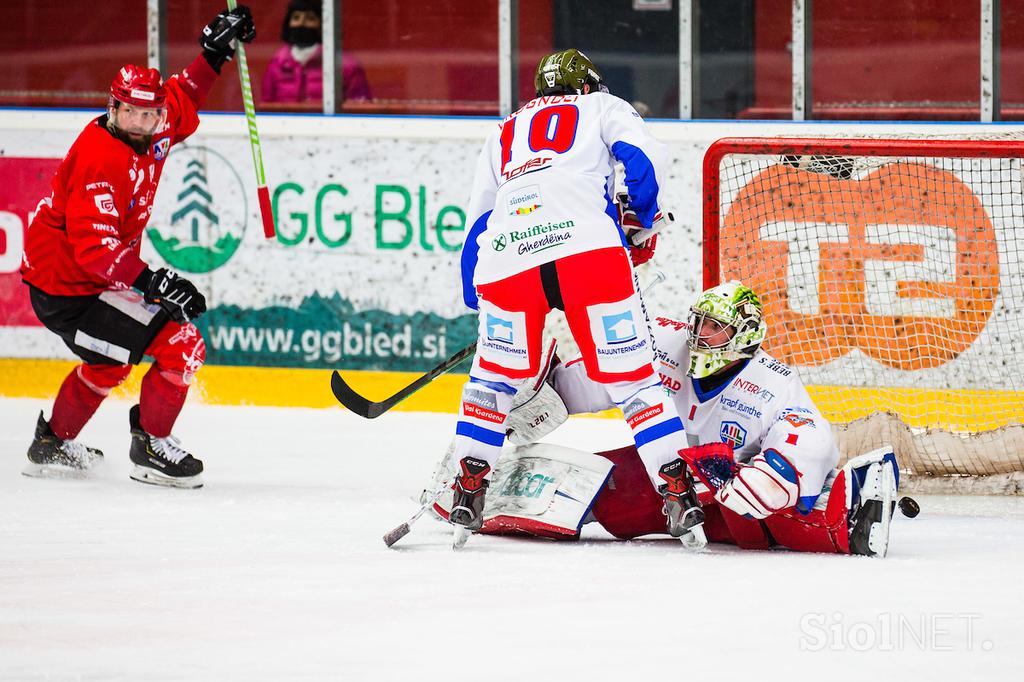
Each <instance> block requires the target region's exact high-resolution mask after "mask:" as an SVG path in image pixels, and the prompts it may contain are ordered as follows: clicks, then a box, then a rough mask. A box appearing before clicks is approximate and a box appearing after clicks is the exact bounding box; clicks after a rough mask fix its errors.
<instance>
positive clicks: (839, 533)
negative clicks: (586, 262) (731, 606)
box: [428, 443, 899, 557]
mask: <svg viewBox="0 0 1024 682" xmlns="http://www.w3.org/2000/svg"><path fill="white" fill-rule="evenodd" d="M680 454H681V455H682V456H683V458H684V459H685V460H686V461H687V463H688V464H689V465H690V468H691V470H692V471H693V472H695V476H696V478H698V479H699V481H698V482H697V484H696V490H697V493H698V498H699V501H700V503H701V507H702V508H703V511H704V514H705V521H704V531H705V533H706V535H707V539H708V541H710V542H721V543H727V544H732V545H736V546H738V547H740V548H741V549H770V548H772V547H783V548H786V549H790V550H794V551H799V552H824V553H831V554H861V555H867V556H879V557H883V556H885V554H886V552H887V550H888V541H889V525H890V520H891V518H892V514H893V510H894V509H895V503H896V492H897V489H898V480H899V473H898V471H899V470H898V467H897V464H896V458H895V455H894V454H893V452H892V448H890V447H885V448H880V449H878V450H874V451H872V452H869V453H867V454H864V455H861V456H859V457H855V458H853V459H851V460H850V461H849V462H847V464H846V465H845V466H843V467H842V468H841V469H838V470H836V471H834V472H833V473H832V474H831V475H830V476H829V477H828V479H827V480H826V483H825V486H824V488H823V489H822V492H821V495H820V496H819V497H818V498H817V500H816V501H815V502H814V503H813V506H811V507H809V508H805V507H803V504H802V503H801V504H799V505H797V506H790V507H788V508H785V509H780V510H778V511H775V512H773V513H770V514H768V515H767V516H765V517H764V518H760V519H759V518H755V517H754V516H752V515H749V514H748V515H741V514H739V513H737V512H735V511H733V510H732V509H730V508H729V507H727V506H725V504H722V503H720V502H719V500H718V499H716V493H718V492H719V491H720V490H721V489H722V488H723V487H724V485H725V484H726V483H727V482H729V481H731V480H733V478H734V477H733V474H734V472H735V470H736V465H735V462H734V460H733V455H732V449H731V448H730V447H729V446H728V445H727V444H725V443H711V444H707V445H701V446H697V447H692V448H687V449H685V450H683V451H681V452H680ZM449 455H450V451H449ZM452 466H453V465H452V462H451V459H450V456H448V457H446V459H445V460H443V461H442V463H441V464H440V465H439V466H438V468H437V471H436V472H435V485H437V484H438V483H439V482H440V481H446V480H450V476H451V473H452ZM493 481H494V482H493V483H492V486H491V490H492V494H490V495H489V496H488V497H487V501H486V505H485V506H484V510H483V519H484V521H483V527H482V528H481V529H480V530H479V531H478V532H480V533H484V534H495V535H526V536H535V537H546V538H552V539H570V540H574V539H578V538H579V535H580V531H581V529H582V526H583V525H584V524H585V523H589V522H592V521H596V522H597V523H600V524H601V526H603V527H604V528H605V529H606V530H607V531H608V532H609V533H611V534H612V535H614V536H615V537H617V538H620V539H631V538H635V537H639V536H641V535H651V534H664V533H665V514H664V511H663V502H664V501H663V499H662V497H661V495H660V494H659V493H658V492H657V491H655V489H654V487H653V486H652V485H651V482H650V479H649V478H648V476H647V472H646V470H645V468H644V465H643V463H642V461H641V460H640V457H639V455H638V454H637V451H636V448H635V447H625V448H620V449H618V450H609V451H605V452H600V453H597V454H592V453H588V452H582V451H578V450H573V449H571V448H565V447H561V446H555V445H550V444H544V443H535V444H532V445H526V446H519V447H515V448H511V449H507V450H505V451H504V452H503V453H502V457H501V459H500V460H499V463H498V466H497V469H496V471H495V474H494V478H493ZM435 489H436V488H435ZM428 494H429V493H428ZM451 504H452V494H451V492H450V491H446V493H445V494H442V495H441V497H440V498H439V499H438V501H437V503H435V506H434V511H435V512H437V514H438V515H439V516H441V517H442V518H445V519H447V518H448V512H449V510H450V509H451Z"/></svg>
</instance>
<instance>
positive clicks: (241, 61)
mask: <svg viewBox="0 0 1024 682" xmlns="http://www.w3.org/2000/svg"><path fill="white" fill-rule="evenodd" d="M237 4H238V3H237V2H235V0H228V9H229V10H231V9H235V7H236V6H237ZM237 54H238V80H240V81H241V82H242V104H243V105H244V106H245V120H246V121H247V122H248V123H249V146H250V147H251V148H252V165H253V168H255V169H256V197H257V199H259V204H260V217H261V218H262V219H263V236H264V237H266V238H267V239H273V238H274V234H275V232H274V211H273V208H272V207H271V205H270V191H269V190H268V189H267V177H266V175H265V174H264V172H263V152H262V151H260V134H259V131H257V130H256V107H255V106H254V105H253V103H252V84H251V82H250V81H249V64H248V63H247V62H246V61H245V48H244V47H243V46H242V41H238V50H237Z"/></svg>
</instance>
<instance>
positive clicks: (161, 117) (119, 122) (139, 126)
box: [108, 102, 167, 154]
mask: <svg viewBox="0 0 1024 682" xmlns="http://www.w3.org/2000/svg"><path fill="white" fill-rule="evenodd" d="M108 113H109V118H110V125H111V129H112V130H113V131H114V134H115V135H117V136H118V138H119V139H121V140H123V141H124V142H125V143H126V144H128V146H130V147H131V148H132V149H134V150H135V152H136V153H138V154H144V153H145V152H146V150H147V149H148V148H149V143H150V141H152V139H153V134H154V133H155V132H156V131H157V130H159V129H160V127H161V126H162V125H163V124H164V121H166V120H167V110H166V109H164V108H163V107H139V106H135V105H133V104H126V103H124V102H118V103H116V105H115V106H112V107H110V109H109V112H108Z"/></svg>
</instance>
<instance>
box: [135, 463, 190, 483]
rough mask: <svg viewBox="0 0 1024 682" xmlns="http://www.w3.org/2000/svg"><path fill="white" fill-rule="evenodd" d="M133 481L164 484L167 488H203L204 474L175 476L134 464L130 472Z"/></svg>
mask: <svg viewBox="0 0 1024 682" xmlns="http://www.w3.org/2000/svg"><path fill="white" fill-rule="evenodd" d="M128 475H129V476H130V477H131V479H132V480H133V481H138V482H139V483H148V484H149V485H162V486H164V487H165V488H202V487H203V476H202V474H196V475H195V476H182V477H177V478H176V477H174V476H167V475H165V474H161V473H160V472H159V471H154V470H153V469H150V468H149V467H140V466H139V465H137V464H136V465H134V466H133V467H132V470H131V473H129V474H128Z"/></svg>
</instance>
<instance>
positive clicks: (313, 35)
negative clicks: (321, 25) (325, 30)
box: [288, 26, 320, 47]
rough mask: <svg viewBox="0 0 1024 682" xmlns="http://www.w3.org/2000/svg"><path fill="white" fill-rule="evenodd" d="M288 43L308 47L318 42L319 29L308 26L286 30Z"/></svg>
mask: <svg viewBox="0 0 1024 682" xmlns="http://www.w3.org/2000/svg"><path fill="white" fill-rule="evenodd" d="M288 42H289V43H291V44H292V45H297V46H298V47H309V46H310V45H316V44H317V43H319V42H320V29H316V28H309V27H308V26H291V27H289V28H288Z"/></svg>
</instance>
